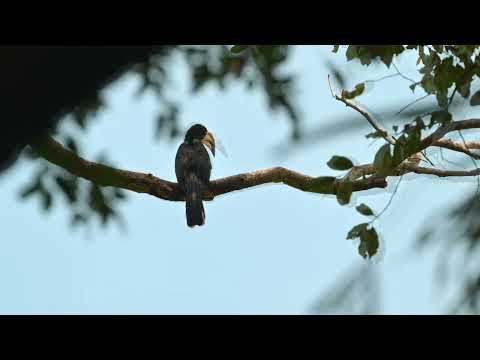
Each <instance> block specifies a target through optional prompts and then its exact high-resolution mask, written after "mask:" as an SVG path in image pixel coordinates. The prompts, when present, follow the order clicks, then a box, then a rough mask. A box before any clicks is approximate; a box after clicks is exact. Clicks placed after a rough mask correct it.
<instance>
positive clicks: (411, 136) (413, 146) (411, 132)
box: [404, 126, 422, 159]
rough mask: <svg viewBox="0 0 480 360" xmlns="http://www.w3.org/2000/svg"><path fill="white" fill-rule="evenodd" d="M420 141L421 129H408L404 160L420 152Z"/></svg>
mask: <svg viewBox="0 0 480 360" xmlns="http://www.w3.org/2000/svg"><path fill="white" fill-rule="evenodd" d="M421 139H422V133H421V129H420V128H419V127H416V126H414V127H412V128H410V129H408V137H407V138H406V144H405V157H404V158H405V159H406V158H407V157H409V156H411V155H413V154H415V153H417V152H418V151H419V150H420V145H421Z"/></svg>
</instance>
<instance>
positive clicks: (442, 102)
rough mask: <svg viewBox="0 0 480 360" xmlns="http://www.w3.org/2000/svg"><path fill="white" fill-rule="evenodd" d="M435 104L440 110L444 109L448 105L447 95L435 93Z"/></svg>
mask: <svg viewBox="0 0 480 360" xmlns="http://www.w3.org/2000/svg"><path fill="white" fill-rule="evenodd" d="M437 103H438V106H440V107H441V108H446V107H447V105H448V98H447V94H446V93H443V92H437Z"/></svg>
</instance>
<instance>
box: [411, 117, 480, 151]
mask: <svg viewBox="0 0 480 360" xmlns="http://www.w3.org/2000/svg"><path fill="white" fill-rule="evenodd" d="M478 128H480V119H467V120H459V121H452V122H450V123H447V124H445V125H443V126H441V127H439V128H438V129H437V130H435V131H434V132H433V133H431V134H430V135H428V136H427V137H426V138H424V139H423V140H422V142H421V144H420V148H421V150H423V149H426V148H428V147H429V146H431V145H432V144H433V143H434V142H436V141H437V140H440V139H441V138H443V137H444V136H445V135H446V134H448V133H449V132H452V131H455V130H464V129H478Z"/></svg>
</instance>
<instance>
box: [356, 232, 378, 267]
mask: <svg viewBox="0 0 480 360" xmlns="http://www.w3.org/2000/svg"><path fill="white" fill-rule="evenodd" d="M378 246H379V242H378V235H377V232H376V231H375V228H373V227H372V228H371V229H369V230H365V231H362V232H361V233H360V245H359V246H358V253H359V254H360V255H361V256H362V257H363V258H364V259H366V258H370V257H372V256H373V255H375V254H376V253H377V251H378Z"/></svg>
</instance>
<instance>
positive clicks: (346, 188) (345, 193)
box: [337, 180, 353, 206]
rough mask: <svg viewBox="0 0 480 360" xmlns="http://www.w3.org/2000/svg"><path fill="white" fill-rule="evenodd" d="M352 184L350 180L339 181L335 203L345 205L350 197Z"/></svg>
mask: <svg viewBox="0 0 480 360" xmlns="http://www.w3.org/2000/svg"><path fill="white" fill-rule="evenodd" d="M352 192H353V184H352V182H351V181H350V180H344V181H341V182H340V184H339V185H338V190H337V201H338V203H339V204H340V205H342V206H343V205H347V204H348V203H349V202H350V198H351V197H352Z"/></svg>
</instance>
